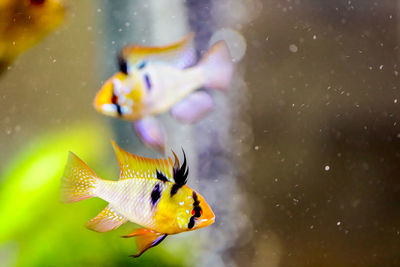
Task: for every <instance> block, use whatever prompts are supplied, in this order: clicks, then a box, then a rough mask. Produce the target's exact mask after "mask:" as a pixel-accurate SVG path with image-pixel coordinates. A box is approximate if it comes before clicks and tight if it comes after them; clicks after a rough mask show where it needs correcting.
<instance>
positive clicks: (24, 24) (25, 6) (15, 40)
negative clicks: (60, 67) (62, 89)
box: [0, 0, 66, 73]
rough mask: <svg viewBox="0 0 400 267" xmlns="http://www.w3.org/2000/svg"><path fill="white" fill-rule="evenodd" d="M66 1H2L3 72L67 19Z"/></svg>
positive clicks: (0, 60) (0, 40) (0, 39)
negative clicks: (19, 56)
mask: <svg viewBox="0 0 400 267" xmlns="http://www.w3.org/2000/svg"><path fill="white" fill-rule="evenodd" d="M65 9H66V7H65V4H64V1H63V0H0V73H1V72H4V71H5V70H6V69H7V68H8V67H9V66H10V65H11V64H12V62H13V61H14V60H15V59H16V58H17V57H18V55H20V54H21V53H22V52H24V51H25V50H27V49H28V48H30V47H32V46H34V45H35V44H36V43H37V42H39V41H40V40H41V39H43V38H44V37H45V36H46V35H47V34H48V33H50V32H51V31H53V30H54V29H56V28H57V27H58V26H59V25H60V24H61V23H62V22H63V20H64V17H65Z"/></svg>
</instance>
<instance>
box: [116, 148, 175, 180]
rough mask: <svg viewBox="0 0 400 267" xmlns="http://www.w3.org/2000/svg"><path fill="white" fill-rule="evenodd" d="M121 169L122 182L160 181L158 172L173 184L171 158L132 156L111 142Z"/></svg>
mask: <svg viewBox="0 0 400 267" xmlns="http://www.w3.org/2000/svg"><path fill="white" fill-rule="evenodd" d="M111 143H112V146H113V148H114V152H115V155H116V156H117V159H118V162H119V167H120V169H121V173H120V177H119V179H120V180H124V179H132V178H149V179H150V178H153V179H159V178H158V177H157V176H159V177H160V175H157V172H159V173H161V174H163V176H164V177H166V178H167V179H168V180H169V181H171V182H173V179H172V177H173V166H174V164H173V162H172V159H171V158H170V157H168V158H165V159H149V158H145V157H139V156H136V155H134V154H131V153H129V152H127V151H125V150H123V149H122V148H120V147H119V146H118V145H117V144H116V143H115V142H114V141H111Z"/></svg>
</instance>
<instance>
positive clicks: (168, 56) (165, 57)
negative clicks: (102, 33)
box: [119, 33, 196, 69]
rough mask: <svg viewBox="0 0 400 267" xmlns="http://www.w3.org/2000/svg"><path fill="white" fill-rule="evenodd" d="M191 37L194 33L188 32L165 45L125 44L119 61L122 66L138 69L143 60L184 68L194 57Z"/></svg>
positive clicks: (141, 65)
mask: <svg viewBox="0 0 400 267" xmlns="http://www.w3.org/2000/svg"><path fill="white" fill-rule="evenodd" d="M193 38H194V34H193V33H189V34H188V35H186V36H185V37H184V38H183V39H181V40H179V41H178V42H175V43H172V44H169V45H166V46H141V45H127V46H125V47H124V48H123V49H122V51H121V55H120V57H119V62H120V63H121V62H124V67H125V65H127V64H128V65H131V66H136V67H137V68H138V69H140V68H142V67H144V65H143V64H144V62H145V61H150V62H151V61H163V62H168V63H170V64H173V65H174V66H176V67H178V68H186V67H188V66H190V65H192V64H193V62H194V60H195V59H196V53H195V49H194V46H193ZM120 65H121V64H120Z"/></svg>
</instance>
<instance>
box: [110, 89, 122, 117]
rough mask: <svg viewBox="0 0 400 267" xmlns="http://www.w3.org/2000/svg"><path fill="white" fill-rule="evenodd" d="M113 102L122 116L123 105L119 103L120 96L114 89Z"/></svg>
mask: <svg viewBox="0 0 400 267" xmlns="http://www.w3.org/2000/svg"><path fill="white" fill-rule="evenodd" d="M111 103H113V104H114V105H115V107H116V108H117V113H118V115H119V116H121V115H122V110H121V106H120V105H119V104H118V96H117V95H116V94H115V93H114V91H113V94H112V96H111Z"/></svg>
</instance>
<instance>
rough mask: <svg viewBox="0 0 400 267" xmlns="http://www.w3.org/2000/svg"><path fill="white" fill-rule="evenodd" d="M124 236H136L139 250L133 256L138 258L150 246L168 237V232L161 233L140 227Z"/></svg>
mask: <svg viewBox="0 0 400 267" xmlns="http://www.w3.org/2000/svg"><path fill="white" fill-rule="evenodd" d="M123 237H125V238H128V237H136V246H137V249H138V252H137V253H136V254H135V255H132V257H135V258H136V257H139V256H140V255H142V254H143V253H144V252H145V251H146V250H148V249H149V248H152V247H154V246H157V245H158V244H160V243H161V241H163V240H164V239H165V238H166V237H167V234H161V233H158V232H155V231H152V230H150V229H147V228H140V229H137V230H135V231H133V232H132V233H130V234H128V235H126V236H123Z"/></svg>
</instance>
